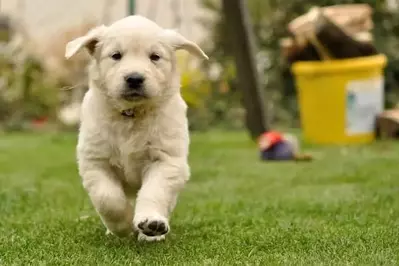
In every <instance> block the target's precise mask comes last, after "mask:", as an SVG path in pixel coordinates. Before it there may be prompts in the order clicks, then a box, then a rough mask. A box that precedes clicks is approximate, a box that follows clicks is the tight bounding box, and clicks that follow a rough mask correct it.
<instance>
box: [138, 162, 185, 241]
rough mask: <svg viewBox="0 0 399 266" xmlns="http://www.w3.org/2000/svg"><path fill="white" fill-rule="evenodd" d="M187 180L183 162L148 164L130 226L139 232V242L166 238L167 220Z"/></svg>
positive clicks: (168, 228)
mask: <svg viewBox="0 0 399 266" xmlns="http://www.w3.org/2000/svg"><path fill="white" fill-rule="evenodd" d="M188 177H189V168H188V165H187V164H186V162H185V161H184V162H181V160H176V161H169V162H160V161H158V162H154V163H152V164H151V165H150V167H149V168H148V170H147V171H146V172H145V174H144V179H143V184H142V187H141V189H140V190H139V192H138V194H137V199H136V208H135V216H134V222H133V223H134V227H135V230H137V231H138V232H139V236H138V237H139V240H147V241H157V240H162V239H164V238H165V235H166V234H167V233H168V232H169V230H170V227H169V222H168V218H169V216H170V214H171V212H172V211H173V209H174V207H175V205H176V200H177V196H178V193H179V191H180V190H181V189H182V188H183V186H184V184H185V182H186V181H187V180H188Z"/></svg>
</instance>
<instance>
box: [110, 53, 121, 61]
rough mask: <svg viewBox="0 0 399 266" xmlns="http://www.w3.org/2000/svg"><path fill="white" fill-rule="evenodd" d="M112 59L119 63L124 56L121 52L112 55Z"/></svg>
mask: <svg viewBox="0 0 399 266" xmlns="http://www.w3.org/2000/svg"><path fill="white" fill-rule="evenodd" d="M111 58H112V59H114V60H115V61H119V60H121V59H122V54H121V53H120V52H115V53H113V54H111Z"/></svg>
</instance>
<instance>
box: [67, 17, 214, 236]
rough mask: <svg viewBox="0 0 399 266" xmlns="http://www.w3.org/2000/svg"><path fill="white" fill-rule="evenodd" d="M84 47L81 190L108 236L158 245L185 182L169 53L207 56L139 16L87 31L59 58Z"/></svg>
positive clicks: (179, 104) (184, 150)
mask: <svg viewBox="0 0 399 266" xmlns="http://www.w3.org/2000/svg"><path fill="white" fill-rule="evenodd" d="M83 48H85V49H86V50H87V51H88V52H89V54H90V55H91V57H92V62H91V64H90V66H89V87H90V89H89V90H88V92H87V93H86V95H85V97H84V100H83V103H82V109H81V119H80V120H81V123H80V130H79V139H78V144H77V160H78V168H79V174H80V176H81V177H82V181H83V186H84V188H85V190H86V191H87V193H88V194H89V197H90V200H91V202H92V204H93V205H94V207H95V209H96V211H97V213H98V214H99V216H100V217H101V220H102V222H103V223H104V225H105V226H106V228H107V232H111V233H113V234H115V235H117V236H126V235H130V234H131V233H133V232H138V238H139V240H148V241H154V240H162V239H164V238H165V235H166V234H167V233H168V232H169V231H170V225H169V218H170V215H171V212H172V211H173V209H174V207H175V204H176V200H177V197H178V193H179V192H180V191H181V189H182V188H183V187H184V184H185V183H186V182H187V180H188V179H189V176H190V169H189V165H188V163H187V157H188V152H189V132H188V123H187V118H186V109H187V106H186V104H185V102H184V100H183V99H182V97H181V94H180V76H179V74H178V71H177V69H176V58H175V51H176V50H178V49H185V50H187V51H188V52H190V53H192V54H194V55H196V56H199V57H201V58H204V59H207V58H208V57H207V56H206V55H205V53H204V52H203V51H202V50H201V49H200V48H199V47H198V45H196V44H195V43H193V42H191V41H189V40H187V39H186V38H184V37H183V36H182V35H180V34H179V33H177V32H176V31H174V30H169V29H163V28H161V27H160V26H158V25H157V24H155V23H154V22H152V21H150V20H148V19H146V18H144V17H142V16H129V17H126V18H123V19H121V20H119V21H116V22H115V23H113V24H112V25H110V26H104V25H102V26H99V27H96V28H94V29H92V30H91V31H89V32H88V33H87V34H86V35H85V36H82V37H79V38H77V39H75V40H72V41H70V42H69V43H68V44H67V46H66V52H65V57H66V58H70V57H72V56H73V55H75V54H76V53H77V52H78V51H79V50H81V49H83ZM134 198H135V202H134V205H133V204H132V203H133V201H132V199H134ZM133 206H134V207H133Z"/></svg>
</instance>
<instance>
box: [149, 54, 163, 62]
mask: <svg viewBox="0 0 399 266" xmlns="http://www.w3.org/2000/svg"><path fill="white" fill-rule="evenodd" d="M150 59H151V61H158V60H159V59H161V57H160V56H159V55H157V54H151V55H150Z"/></svg>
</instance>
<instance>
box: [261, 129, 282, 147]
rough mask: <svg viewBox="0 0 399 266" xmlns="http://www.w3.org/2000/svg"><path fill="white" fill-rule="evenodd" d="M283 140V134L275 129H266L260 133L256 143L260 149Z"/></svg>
mask: <svg viewBox="0 0 399 266" xmlns="http://www.w3.org/2000/svg"><path fill="white" fill-rule="evenodd" d="M282 140H283V135H282V134H281V133H280V132H277V131H268V132H265V133H263V134H262V135H260V137H259V139H258V145H259V148H260V149H261V150H265V149H267V148H269V147H271V146H273V145H275V144H276V143H278V142H280V141H282Z"/></svg>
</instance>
